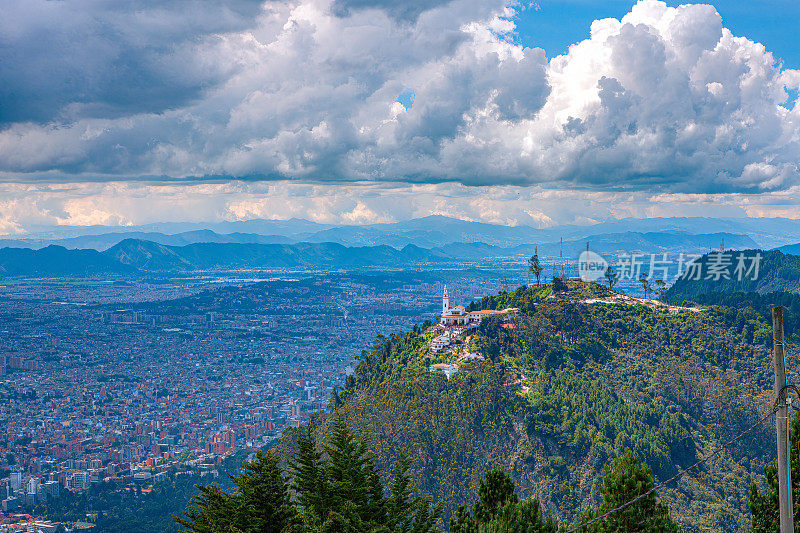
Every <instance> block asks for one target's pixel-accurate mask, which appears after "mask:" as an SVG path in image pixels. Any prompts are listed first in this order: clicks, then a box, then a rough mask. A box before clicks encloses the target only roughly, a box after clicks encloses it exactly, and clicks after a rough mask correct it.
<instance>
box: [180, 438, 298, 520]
mask: <svg viewBox="0 0 800 533" xmlns="http://www.w3.org/2000/svg"><path fill="white" fill-rule="evenodd" d="M232 479H233V481H234V483H235V484H236V491H235V492H233V493H227V492H225V491H223V490H222V489H220V488H219V487H218V486H217V485H207V486H201V485H198V488H199V489H200V494H199V495H197V496H196V497H195V498H194V500H193V502H192V503H193V505H192V507H190V508H189V509H188V510H187V511H186V518H185V519H184V518H180V517H176V520H177V521H178V523H179V524H181V525H182V526H184V527H186V528H188V529H187V530H186V531H192V532H195V533H228V532H231V533H233V532H237V533H288V532H290V531H293V530H295V528H296V526H298V523H297V520H296V514H295V510H294V507H293V506H292V503H291V501H290V499H289V485H288V483H287V481H286V480H285V479H284V477H283V472H282V471H281V469H280V467H279V466H278V458H277V457H276V456H275V455H273V454H271V453H263V452H261V451H259V452H258V453H257V454H256V457H255V459H254V460H253V461H251V462H249V463H247V464H245V466H244V470H243V471H242V473H240V474H239V475H237V476H232Z"/></svg>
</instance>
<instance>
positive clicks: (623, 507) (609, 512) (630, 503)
mask: <svg viewBox="0 0 800 533" xmlns="http://www.w3.org/2000/svg"><path fill="white" fill-rule="evenodd" d="M789 388H793V389H794V390H797V388H796V387H792V386H791V385H787V386H786V387H784V388H783V389H781V390H780V392H778V397H777V398H776V399H775V405H774V406H773V408H772V411H770V412H769V413H767V414H766V415H764V416H763V417H762V418H761V420H759V421H758V422H756V423H755V424H753V425H752V426H750V427H749V428H747V429H746V430H744V431H742V432H741V433H739V434H738V435H736V436H735V437H734V438H732V439H731V440H729V441H728V442H726V443H725V444H723V445H722V446H721V447H720V448H719V449H717V451H715V452H714V453H712V454H711V455H709V456H708V457H705V458H703V459H701V460H699V461H697V462H696V463H694V464H693V465H691V466H689V467H687V468H684V469H683V470H681V471H680V472H678V473H677V474H675V475H674V476H672V477H671V478H669V479H668V480H666V481H664V482H662V483H659V484H658V485H656V486H655V487H653V488H652V489H650V490H648V491H647V492H645V493H644V494H640V495H639V496H637V497H636V498H634V499H632V500H629V501H627V502H625V503H623V504H622V505H620V506H619V507H615V508H614V509H611V510H610V511H608V512H607V513H605V514H602V515H600V516H598V517H596V518H593V519H591V520H589V521H588V522H586V523H585V524H580V525H577V526H575V527H574V528H572V529H570V530H569V531H567V533H575V531H579V530H580V529H583V528H584V527H586V526H589V525H591V524H594V523H595V522H597V521H599V520H603V519H604V518H608V517H609V516H610V515H612V514H614V513H616V512H617V511H622V510H623V509H625V508H627V507H630V506H631V505H633V504H634V503H636V502H638V501H639V500H641V499H642V498H644V497H645V496H649V495H650V494H652V493H654V492H655V491H657V490H658V489H661V488H664V487H665V486H666V485H667V484H668V483H671V482H672V481H675V480H676V479H678V478H679V477H681V476H682V475H684V474H685V473H686V472H688V471H689V470H692V469H693V468H697V467H698V466H700V465H701V464H703V463H705V462H706V461H708V460H709V459H711V458H712V457H716V456H717V455H719V454H720V452H722V450H724V449H725V448H727V447H728V446H730V445H731V444H733V443H734V442H736V441H737V440H739V439H741V438H742V437H744V436H745V435H747V434H748V433H750V432H751V431H753V430H754V429H755V428H757V427H758V426H760V425H761V424H763V423H764V421H765V420H767V419H768V418H770V417H771V416H772V415H774V414H775V413H777V412H778V409H780V408H781V407H782V406H781V405H780V399H781V396H782V395H783V392H784V390H786V389H789Z"/></svg>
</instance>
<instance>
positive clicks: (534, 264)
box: [528, 247, 544, 285]
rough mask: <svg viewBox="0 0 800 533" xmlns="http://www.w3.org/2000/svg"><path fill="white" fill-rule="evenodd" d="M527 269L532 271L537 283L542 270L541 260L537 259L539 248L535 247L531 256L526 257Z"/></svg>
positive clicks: (537, 283)
mask: <svg viewBox="0 0 800 533" xmlns="http://www.w3.org/2000/svg"><path fill="white" fill-rule="evenodd" d="M528 269H529V270H530V271H531V272H533V277H534V278H536V285H539V281H540V277H541V275H542V271H543V270H544V267H542V264H541V262H540V261H539V248H538V247H537V248H536V250H535V251H534V253H533V256H532V257H531V258H530V259H528Z"/></svg>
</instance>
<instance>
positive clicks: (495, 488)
mask: <svg viewBox="0 0 800 533" xmlns="http://www.w3.org/2000/svg"><path fill="white" fill-rule="evenodd" d="M508 502H511V503H514V504H516V503H517V495H516V494H514V482H513V481H511V476H509V475H508V474H506V472H505V471H504V470H500V469H492V470H489V471H488V472H486V476H484V478H483V479H482V480H481V484H480V486H479V487H478V501H476V502H475V507H474V508H473V510H472V514H473V515H474V516H475V519H476V520H477V521H478V522H480V523H487V522H489V520H491V518H492V517H493V516H494V514H495V513H496V512H497V511H498V510H500V508H501V507H502V506H503V505H505V504H506V503H508Z"/></svg>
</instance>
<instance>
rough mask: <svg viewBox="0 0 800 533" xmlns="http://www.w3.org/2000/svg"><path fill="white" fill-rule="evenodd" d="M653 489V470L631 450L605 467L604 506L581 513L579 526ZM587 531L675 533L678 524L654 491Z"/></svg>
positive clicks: (601, 491)
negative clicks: (609, 467)
mask: <svg viewBox="0 0 800 533" xmlns="http://www.w3.org/2000/svg"><path fill="white" fill-rule="evenodd" d="M653 486H654V484H653V475H652V473H651V472H650V467H649V466H647V465H646V464H643V465H640V464H639V462H638V461H637V460H636V457H634V455H633V452H632V451H631V450H630V449H628V450H625V453H624V454H623V455H621V456H620V457H617V458H616V459H615V460H614V463H613V465H612V467H611V469H608V468H606V473H605V476H604V478H603V486H602V487H601V489H600V493H601V494H602V495H603V505H601V506H600V508H599V509H588V510H586V511H584V512H583V513H581V518H580V523H584V524H585V523H587V522H589V521H590V520H591V519H593V518H596V517H598V516H602V515H603V514H605V513H607V512H608V511H610V510H612V509H615V508H617V507H619V506H620V505H622V504H624V503H627V502H629V501H631V500H633V499H634V498H636V497H637V496H640V495H642V494H644V493H646V492H647V491H649V490H650V489H652V488H653ZM585 531H588V532H595V533H611V532H613V533H634V532H648V533H651V532H652V533H672V532H678V531H680V529H679V528H678V525H677V524H676V523H675V522H674V521H673V520H672V518H671V517H670V516H669V508H668V507H667V505H666V504H664V503H662V502H660V501H659V500H658V498H657V497H656V494H655V492H652V493H650V494H648V495H647V496H646V497H644V498H642V499H640V500H639V501H637V502H636V503H634V504H632V505H630V506H628V507H626V508H625V509H622V510H620V511H616V512H614V513H612V514H610V515H609V516H608V517H606V518H604V519H603V520H600V521H598V522H594V523H592V524H591V525H589V526H587V527H586V528H585Z"/></svg>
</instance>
